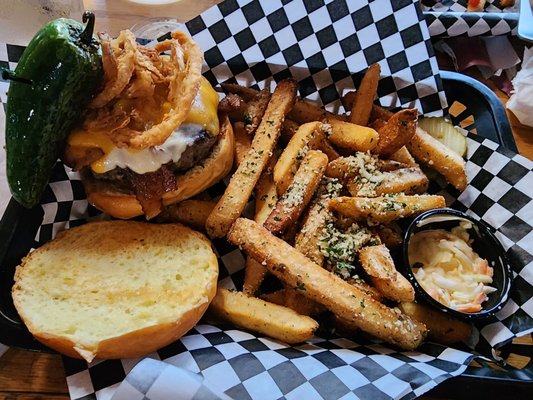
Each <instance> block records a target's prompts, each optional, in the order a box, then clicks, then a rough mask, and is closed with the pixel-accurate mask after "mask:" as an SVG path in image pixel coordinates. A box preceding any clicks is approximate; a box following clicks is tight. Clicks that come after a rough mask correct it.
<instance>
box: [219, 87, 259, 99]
mask: <svg viewBox="0 0 533 400" xmlns="http://www.w3.org/2000/svg"><path fill="white" fill-rule="evenodd" d="M220 86H222V89H224V90H225V91H226V92H227V93H233V94H238V95H239V96H240V97H241V98H242V99H243V100H244V101H250V100H252V99H253V98H254V97H255V96H256V95H257V93H259V91H258V90H255V89H252V88H249V87H246V86H241V85H239V84H237V83H222V84H221V85H220Z"/></svg>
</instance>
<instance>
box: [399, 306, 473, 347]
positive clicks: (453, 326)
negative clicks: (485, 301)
mask: <svg viewBox="0 0 533 400" xmlns="http://www.w3.org/2000/svg"><path fill="white" fill-rule="evenodd" d="M400 309H401V310H402V311H403V312H404V313H405V314H407V315H409V316H410V317H411V318H413V319H414V320H416V321H420V322H422V323H423V324H424V325H426V327H427V328H428V337H429V338H430V339H431V340H434V341H435V342H438V343H442V344H453V343H459V342H466V341H467V340H468V339H469V338H470V336H471V335H472V325H471V324H469V323H467V322H464V321H461V320H459V319H457V318H454V317H452V316H451V315H448V314H445V313H443V312H441V311H438V310H435V309H433V308H430V307H427V306H425V305H422V304H419V303H401V304H400Z"/></svg>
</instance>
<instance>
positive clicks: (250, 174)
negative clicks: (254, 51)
mask: <svg viewBox="0 0 533 400" xmlns="http://www.w3.org/2000/svg"><path fill="white" fill-rule="evenodd" d="M295 97H296V81H294V80H292V79H287V80H284V81H281V82H279V83H278V85H277V87H276V90H275V91H274V93H273V95H272V98H271V99H270V102H269V103H268V107H267V110H266V112H265V115H264V116H263V119H262V120H261V124H260V125H259V127H258V128H257V131H256V133H255V136H254V139H253V141H252V148H251V149H250V151H249V152H248V153H247V154H246V156H245V158H244V160H243V161H242V162H241V164H240V165H239V167H238V168H237V171H236V172H235V173H234V174H233V176H232V177H231V180H230V182H229V184H228V186H227V188H226V190H225V192H224V194H223V195H222V197H221V198H220V200H219V201H218V203H217V205H216V207H215V208H214V209H213V212H212V213H211V214H210V215H209V217H208V218H207V222H206V230H207V233H208V234H209V236H211V237H223V236H225V234H226V233H227V232H228V230H229V228H230V226H231V224H232V223H233V222H234V221H235V220H236V219H237V218H238V217H239V216H240V215H241V213H242V211H243V210H244V207H245V206H246V203H247V202H248V199H249V198H250V195H251V194H252V191H253V189H254V187H255V185H256V183H257V181H258V179H259V176H260V175H261V172H262V171H263V169H264V168H265V165H266V163H267V161H268V159H269V158H270V156H271V154H272V152H273V150H274V147H275V146H276V143H277V140H278V138H279V134H280V129H281V125H282V124H283V121H284V119H285V116H286V115H287V113H288V112H289V110H290V109H291V107H292V105H293V104H294V99H295Z"/></svg>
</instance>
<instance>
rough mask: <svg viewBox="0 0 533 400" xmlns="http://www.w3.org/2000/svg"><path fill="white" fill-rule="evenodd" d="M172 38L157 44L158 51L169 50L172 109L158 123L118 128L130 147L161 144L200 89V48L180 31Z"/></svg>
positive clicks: (182, 118) (201, 60)
mask: <svg viewBox="0 0 533 400" xmlns="http://www.w3.org/2000/svg"><path fill="white" fill-rule="evenodd" d="M172 38H173V39H174V40H167V41H164V42H161V43H158V45H157V46H156V50H158V51H164V50H169V49H170V61H171V63H172V64H173V65H172V66H173V75H172V76H171V77H170V88H169V92H168V97H167V100H168V102H169V103H170V104H171V109H170V111H168V112H167V113H166V114H165V115H164V117H163V121H162V122H161V123H159V124H157V125H154V126H153V127H151V128H149V129H147V130H145V131H136V130H131V129H129V128H124V129H119V130H118V131H117V134H119V135H124V134H126V136H127V137H129V138H130V139H129V143H128V145H129V147H132V148H135V149H144V148H147V147H150V146H157V145H160V144H162V143H164V142H165V140H166V139H167V138H168V137H169V136H170V135H171V134H172V132H173V131H174V129H176V127H178V126H179V125H181V123H182V122H183V121H184V120H185V118H186V117H187V114H188V113H189V110H190V109H191V106H192V102H193V100H194V98H195V97H196V94H197V92H198V89H199V88H200V80H201V78H202V63H203V53H202V51H201V49H200V47H199V46H198V45H197V44H196V43H194V42H193V41H192V40H191V39H190V38H189V37H188V36H187V35H185V34H184V33H182V32H173V33H172Z"/></svg>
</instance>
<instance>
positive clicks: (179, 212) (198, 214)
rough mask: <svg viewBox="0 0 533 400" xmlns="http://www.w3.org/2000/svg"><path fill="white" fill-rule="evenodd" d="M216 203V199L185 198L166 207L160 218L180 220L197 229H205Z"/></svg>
mask: <svg viewBox="0 0 533 400" xmlns="http://www.w3.org/2000/svg"><path fill="white" fill-rule="evenodd" d="M215 204H216V203H215V202H214V201H208V200H193V199H190V200H183V201H181V202H179V203H177V204H174V205H172V206H168V207H167V208H165V209H164V210H163V212H162V213H161V214H160V215H159V216H158V220H161V221H164V222H180V223H182V224H185V225H189V226H192V227H193V228H195V229H201V230H203V229H205V221H206V219H207V217H208V216H209V214H210V213H211V211H212V210H213V208H214V207H215Z"/></svg>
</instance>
